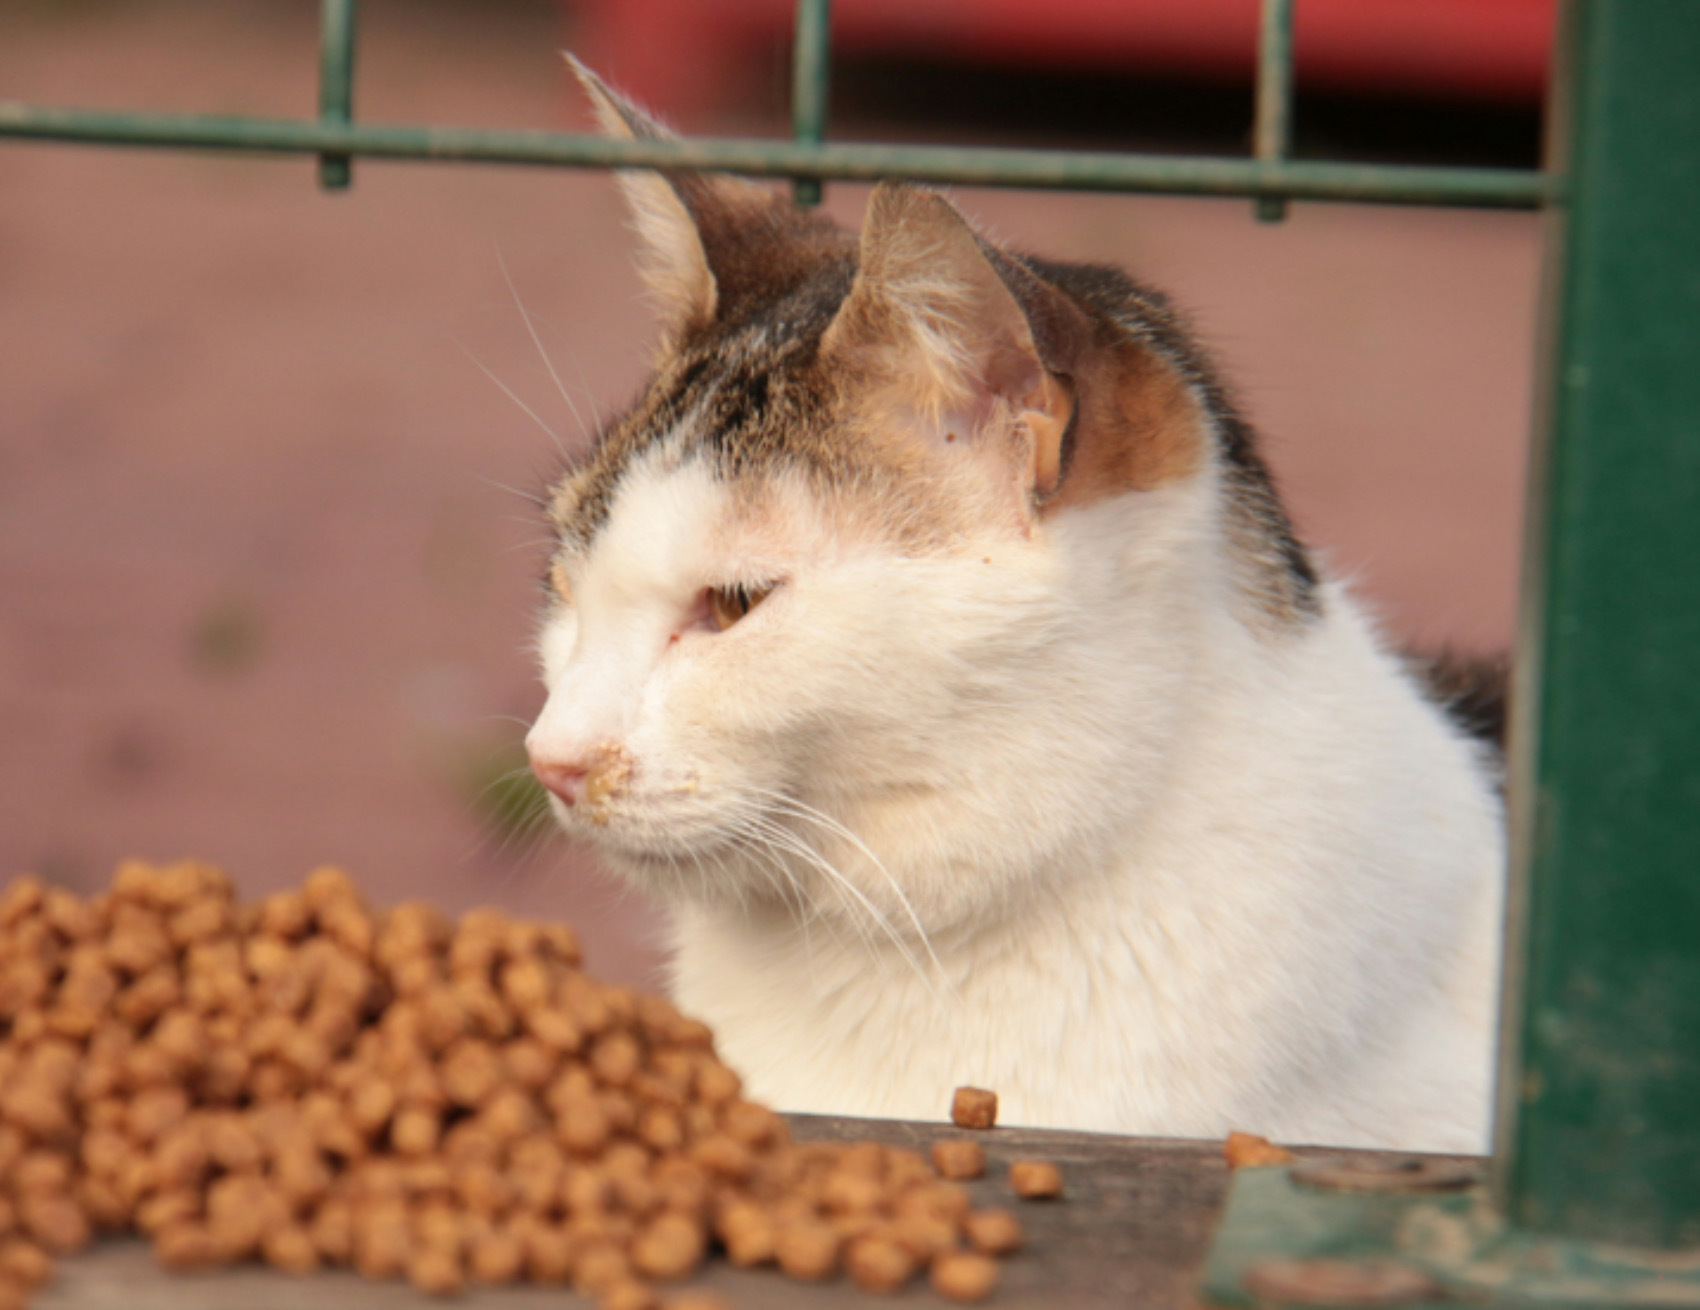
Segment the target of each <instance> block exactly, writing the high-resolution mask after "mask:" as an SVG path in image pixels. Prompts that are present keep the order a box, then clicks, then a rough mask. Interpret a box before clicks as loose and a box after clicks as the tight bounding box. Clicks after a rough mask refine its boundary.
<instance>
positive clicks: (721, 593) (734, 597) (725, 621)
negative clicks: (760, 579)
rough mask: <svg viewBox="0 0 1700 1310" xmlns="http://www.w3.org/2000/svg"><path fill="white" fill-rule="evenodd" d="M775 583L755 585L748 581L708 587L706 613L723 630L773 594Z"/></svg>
mask: <svg viewBox="0 0 1700 1310" xmlns="http://www.w3.org/2000/svg"><path fill="white" fill-rule="evenodd" d="M775 585H777V584H775V583H772V582H764V583H759V584H755V585H751V584H749V583H742V582H739V583H734V584H733V585H732V586H730V587H710V588H709V589H708V613H709V617H710V618H712V619H713V620H714V626H715V627H716V628H717V629H718V630H719V631H721V632H725V631H726V629H727V628H729V627H731V626H732V625H733V624H734V623H736V622H737V621H738V620H739V619H741V618H743V617H744V615H746V614H748V613H749V612H750V611H751V610H753V609H754V608H755V607H756V606H757V605H760V604H761V603H762V602H763V601H764V600H766V599H767V598H768V597H769V596H770V595H772V594H773V588H774V587H775Z"/></svg>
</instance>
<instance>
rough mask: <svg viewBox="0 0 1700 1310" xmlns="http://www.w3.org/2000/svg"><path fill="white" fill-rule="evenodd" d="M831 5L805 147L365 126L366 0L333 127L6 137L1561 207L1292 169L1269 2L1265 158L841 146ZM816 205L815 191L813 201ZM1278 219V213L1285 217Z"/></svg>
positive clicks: (346, 23) (325, 57)
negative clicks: (829, 123) (833, 108)
mask: <svg viewBox="0 0 1700 1310" xmlns="http://www.w3.org/2000/svg"><path fill="white" fill-rule="evenodd" d="M828 3H829V0H799V4H798V23H797V30H798V40H797V42H796V45H795V49H796V56H795V65H794V66H795V77H794V88H795V92H796V94H795V99H794V114H793V122H794V135H795V139H794V140H793V141H790V142H783V141H749V140H716V139H705V138H699V139H695V140H689V141H679V142H658V141H609V140H605V139H603V138H601V137H597V136H584V135H577V134H572V133H562V132H519V131H494V130H482V129H475V128H462V127H419V126H412V125H396V124H376V123H361V122H357V121H355V119H354V116H353V113H352V104H353V94H352V86H353V72H354V29H355V22H354V9H355V0H323V20H322V24H321V45H322V55H321V66H320V69H321V71H320V99H319V105H320V108H319V117H318V118H317V119H279V118H228V117H212V116H203V115H193V114H120V113H100V112H95V111H91V110H83V109H70V108H58V107H50V106H43V105H27V104H19V103H16V102H10V101H0V137H7V136H10V137H17V138H33V139H36V140H44V141H64V142H71V141H77V142H85V143H89V144H105V145H130V146H166V147H177V148H198V149H211V150H241V151H263V152H273V153H286V154H316V155H319V156H320V157H321V159H322V160H323V161H324V163H323V167H322V169H321V173H320V177H321V180H322V182H323V184H324V185H326V186H328V187H340V186H346V185H348V181H349V168H348V161H349V160H351V159H353V158H354V157H356V156H367V157H370V158H378V159H412V160H434V161H443V162H459V163H487V164H553V165H567V166H576V167H593V168H612V167H624V166H633V165H636V166H647V167H655V168H688V169H720V170H725V171H727V172H734V173H746V174H749V175H751V176H757V177H790V178H796V179H799V180H801V181H802V182H804V183H805V184H807V183H813V182H818V181H819V180H820V179H823V178H844V179H852V180H861V181H872V180H875V179H877V178H882V177H897V178H914V179H919V180H926V181H933V182H947V183H959V184H962V185H972V186H1017V187H1054V188H1063V189H1071V190H1080V191H1150V192H1171V193H1184V194H1192V195H1240V196H1253V197H1257V198H1259V200H1267V201H1270V202H1276V203H1278V202H1280V201H1283V200H1287V199H1293V200H1356V201H1377V202H1385V203H1390V204H1436V205H1479V206H1494V207H1510V208H1533V207H1535V206H1537V205H1539V204H1541V203H1542V202H1543V201H1544V200H1545V199H1546V194H1547V189H1546V181H1545V179H1544V177H1543V175H1542V174H1540V173H1537V172H1532V171H1521V170H1515V169H1485V168H1418V167H1397V166H1386V165H1367V164H1336V163H1320V162H1312V161H1305V160H1295V159H1292V158H1290V156H1289V152H1288V136H1289V133H1288V130H1287V124H1288V121H1289V118H1290V105H1291V86H1292V77H1291V72H1290V68H1291V58H1290V51H1291V44H1292V42H1291V31H1292V3H1293V0H1265V8H1266V13H1267V15H1268V17H1267V18H1266V21H1265V24H1264V30H1265V34H1266V39H1265V42H1264V45H1263V54H1262V57H1261V58H1260V61H1259V90H1258V99H1257V130H1256V137H1257V154H1256V157H1255V158H1251V159H1214V158H1212V159H1196V158H1193V159H1188V158H1168V157H1162V156H1152V155H1124V154H1107V153H1087V152H1078V151H1046V150H996V149H962V148H947V147H937V146H893V145H861V144H855V145H852V144H845V143H837V142H829V141H826V140H825V128H826V80H827V77H826V74H827V48H828V47H827V41H828ZM815 194H816V193H815V192H814V191H813V190H810V189H807V188H805V190H804V192H803V195H802V197H801V198H803V199H804V200H808V199H810V198H812V197H813V196H814V195H815ZM1271 212H1273V211H1271Z"/></svg>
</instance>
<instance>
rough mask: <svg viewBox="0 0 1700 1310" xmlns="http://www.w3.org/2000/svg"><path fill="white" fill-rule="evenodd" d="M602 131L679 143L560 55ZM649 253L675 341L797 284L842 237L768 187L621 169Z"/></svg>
mask: <svg viewBox="0 0 1700 1310" xmlns="http://www.w3.org/2000/svg"><path fill="white" fill-rule="evenodd" d="M566 59H567V62H568V64H569V65H571V67H572V70H573V72H574V74H575V75H576V76H577V77H578V80H579V83H580V84H581V85H582V86H583V87H584V90H585V94H586V95H588V96H589V97H590V101H591V104H592V107H593V108H594V109H595V111H596V117H597V121H598V123H599V124H600V125H601V127H602V130H603V132H604V133H605V134H606V135H608V136H611V137H616V138H621V139H627V140H631V139H637V140H646V141H672V140H677V139H678V138H677V137H676V136H675V135H674V133H673V132H671V131H669V130H668V129H667V128H666V127H665V126H663V125H662V124H661V123H659V122H657V121H656V120H655V119H654V118H652V117H650V116H649V115H648V114H646V113H644V112H643V111H642V110H641V109H639V108H638V107H637V106H636V105H634V104H632V103H631V101H629V100H627V99H625V98H624V97H623V96H621V95H619V94H618V93H617V92H615V91H613V90H612V89H610V88H609V86H608V85H607V84H606V83H605V82H603V81H602V79H601V78H599V77H597V76H596V74H595V73H593V72H591V71H590V69H588V68H586V67H585V66H584V65H583V64H582V63H580V62H579V61H578V60H577V59H575V58H574V57H573V56H572V55H570V54H569V55H567V56H566ZM618 176H619V179H620V187H621V190H622V191H624V193H625V195H626V201H627V204H628V205H629V207H630V209H631V211H632V216H633V220H634V223H635V225H636V227H637V230H638V235H639V237H640V238H641V239H642V241H643V244H644V248H645V258H644V259H643V261H642V271H643V275H644V280H645V281H646V282H647V283H648V285H649V287H650V290H651V291H652V292H653V293H654V295H655V297H656V299H657V301H658V302H659V304H660V308H661V314H662V320H663V323H664V325H665V327H666V328H667V330H668V333H669V336H670V337H672V338H673V339H677V338H678V337H681V336H684V335H686V334H688V333H690V332H691V331H694V330H698V329H701V328H704V327H706V326H708V325H709V324H711V323H713V322H715V321H716V320H718V321H721V322H731V321H735V320H737V319H738V318H740V317H742V316H743V315H744V314H745V313H747V312H748V311H749V310H751V309H753V308H755V307H757V306H759V305H761V304H763V303H765V302H766V301H768V300H770V299H771V298H772V296H773V295H774V293H775V290H776V289H782V288H784V287H787V286H790V285H793V284H795V282H797V281H799V280H800V279H801V277H802V276H804V275H805V274H806V273H807V272H808V271H809V270H810V269H811V268H813V267H814V266H815V265H816V264H818V263H819V261H820V258H821V254H822V252H823V251H826V250H830V249H836V248H841V247H842V245H843V244H844V240H845V239H844V237H843V234H842V233H840V232H839V231H838V229H837V228H835V227H833V226H832V224H831V223H830V222H828V221H827V220H825V219H823V218H821V217H819V216H817V215H814V214H811V213H808V212H806V211H804V210H801V209H799V208H798V207H797V206H796V205H795V204H793V203H792V202H791V201H790V200H789V198H787V197H786V196H784V195H782V194H781V193H780V192H778V191H775V190H774V189H772V188H771V187H765V186H760V185H758V184H756V183H754V182H750V181H747V180H745V179H742V178H735V177H729V176H726V175H724V174H718V173H694V172H677V173H667V174H662V173H659V172H656V171H654V170H651V169H622V170H620V171H619V174H618Z"/></svg>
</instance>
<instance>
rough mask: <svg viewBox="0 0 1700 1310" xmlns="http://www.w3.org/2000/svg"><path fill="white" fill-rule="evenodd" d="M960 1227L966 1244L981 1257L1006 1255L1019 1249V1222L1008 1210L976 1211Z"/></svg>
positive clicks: (1020, 1239)
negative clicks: (965, 1236) (965, 1238)
mask: <svg viewBox="0 0 1700 1310" xmlns="http://www.w3.org/2000/svg"><path fill="white" fill-rule="evenodd" d="M962 1227H963V1231H965V1232H966V1233H967V1234H968V1244H969V1245H970V1246H972V1247H973V1248H974V1249H975V1250H976V1251H978V1252H979V1253H980V1254H981V1255H1008V1254H1009V1253H1010V1252H1011V1251H1019V1250H1020V1249H1021V1242H1022V1232H1021V1220H1019V1219H1017V1218H1016V1217H1015V1216H1014V1215H1013V1214H1011V1213H1010V1212H1009V1211H1008V1210H976V1211H975V1212H974V1213H973V1214H971V1215H969V1216H968V1218H967V1219H966V1220H964V1221H963V1224H962Z"/></svg>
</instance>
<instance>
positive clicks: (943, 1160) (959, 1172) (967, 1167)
mask: <svg viewBox="0 0 1700 1310" xmlns="http://www.w3.org/2000/svg"><path fill="white" fill-rule="evenodd" d="M932 1155H933V1168H935V1169H937V1170H938V1171H939V1177H940V1178H949V1179H952V1180H954V1181H957V1182H962V1181H966V1180H967V1179H970V1178H984V1177H985V1176H986V1153H985V1152H984V1151H982V1150H981V1149H980V1148H979V1146H978V1145H977V1144H975V1143H974V1142H963V1141H952V1140H946V1141H942V1142H934V1143H933V1151H932Z"/></svg>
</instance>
